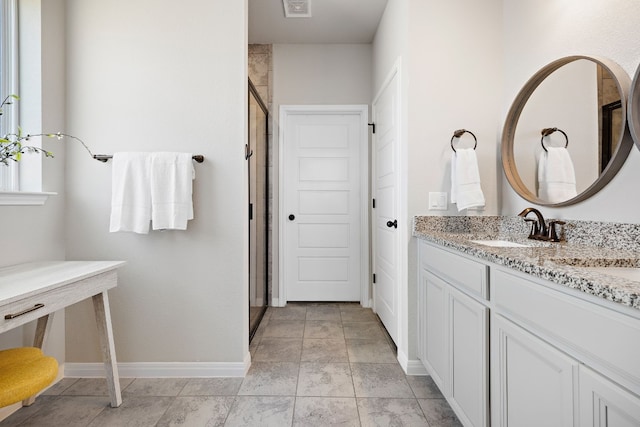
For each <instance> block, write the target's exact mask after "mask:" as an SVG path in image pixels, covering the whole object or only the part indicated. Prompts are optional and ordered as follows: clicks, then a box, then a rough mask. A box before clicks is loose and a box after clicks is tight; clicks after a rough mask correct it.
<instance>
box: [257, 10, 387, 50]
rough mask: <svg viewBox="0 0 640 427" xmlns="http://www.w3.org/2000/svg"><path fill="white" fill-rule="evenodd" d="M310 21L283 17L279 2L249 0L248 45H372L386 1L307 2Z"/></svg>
mask: <svg viewBox="0 0 640 427" xmlns="http://www.w3.org/2000/svg"><path fill="white" fill-rule="evenodd" d="M310 1H311V14H312V17H311V18H285V16H284V6H283V4H282V0H248V2H249V43H250V44H274V43H371V42H372V41H373V36H374V35H375V33H376V29H377V28H378V23H379V22H380V18H381V17H382V14H383V12H384V9H385V7H386V5H387V0H310Z"/></svg>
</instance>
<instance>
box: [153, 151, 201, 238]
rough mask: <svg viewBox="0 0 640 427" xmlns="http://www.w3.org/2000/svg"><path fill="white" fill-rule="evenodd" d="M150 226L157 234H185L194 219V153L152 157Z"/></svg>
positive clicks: (154, 155) (155, 155)
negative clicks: (169, 231)
mask: <svg viewBox="0 0 640 427" xmlns="http://www.w3.org/2000/svg"><path fill="white" fill-rule="evenodd" d="M150 175H151V180H150V183H151V222H152V226H153V229H154V230H186V229H187V221H188V220H190V219H193V198H192V194H193V179H194V176H195V171H194V168H193V161H192V154H191V153H153V154H152V155H151V174H150Z"/></svg>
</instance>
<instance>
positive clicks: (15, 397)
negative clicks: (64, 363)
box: [0, 347, 58, 408]
mask: <svg viewBox="0 0 640 427" xmlns="http://www.w3.org/2000/svg"><path fill="white" fill-rule="evenodd" d="M57 375H58V362H57V361H56V359H54V358H53V357H49V356H45V355H44V354H42V351H41V350H40V349H39V348H34V347H23V348H12V349H9V350H3V351H0V408H1V407H4V406H8V405H11V404H14V403H17V402H20V401H22V400H25V399H27V398H28V397H31V396H34V395H36V394H37V393H38V392H40V391H41V390H42V389H44V388H45V387H46V386H48V385H49V384H51V383H52V382H53V380H55V379H56V376H57Z"/></svg>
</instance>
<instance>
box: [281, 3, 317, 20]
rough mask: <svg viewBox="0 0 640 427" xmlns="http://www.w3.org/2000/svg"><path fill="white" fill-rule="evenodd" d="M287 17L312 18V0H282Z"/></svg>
mask: <svg viewBox="0 0 640 427" xmlns="http://www.w3.org/2000/svg"><path fill="white" fill-rule="evenodd" d="M282 4H284V16H286V17H287V18H311V0H282Z"/></svg>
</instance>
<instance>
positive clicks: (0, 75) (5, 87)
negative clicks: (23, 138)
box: [0, 0, 20, 191]
mask: <svg viewBox="0 0 640 427" xmlns="http://www.w3.org/2000/svg"><path fill="white" fill-rule="evenodd" d="M0 1H2V7H1V8H0V95H1V96H2V99H4V98H5V97H6V96H7V95H11V94H17V93H18V10H17V8H18V5H17V0H0ZM13 107H15V106H11V105H10V106H8V107H7V106H5V108H4V109H3V115H2V116H0V130H1V131H2V135H5V134H7V133H9V132H11V131H15V130H16V129H17V127H18V109H17V108H13ZM11 163H12V164H10V165H9V166H4V165H2V164H0V191H18V190H19V189H20V187H19V179H18V177H19V175H18V164H16V163H15V162H11Z"/></svg>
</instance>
